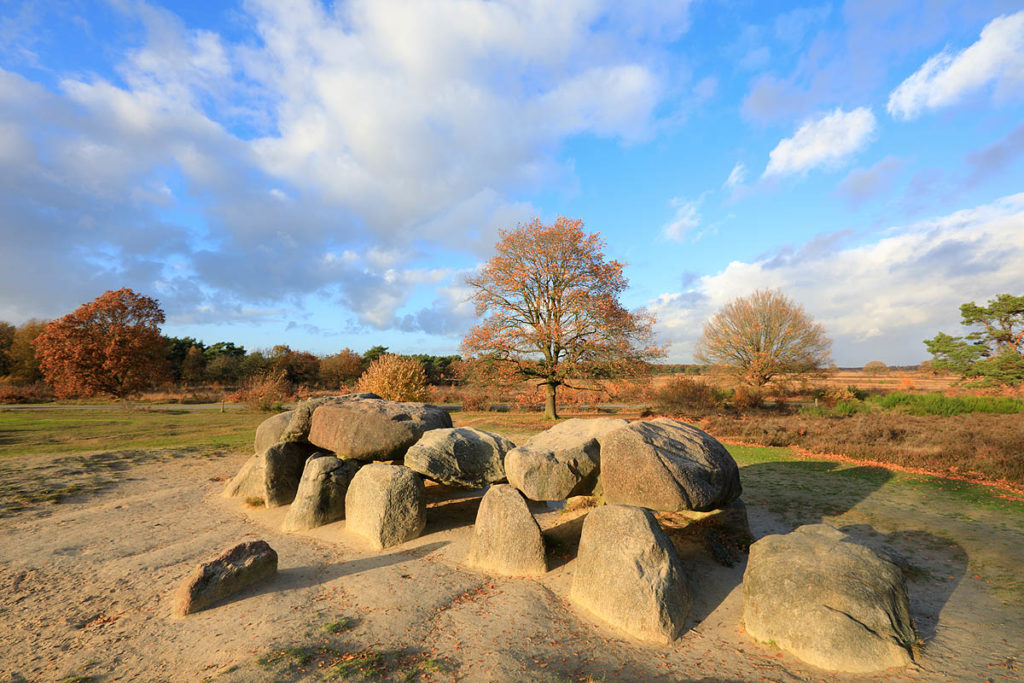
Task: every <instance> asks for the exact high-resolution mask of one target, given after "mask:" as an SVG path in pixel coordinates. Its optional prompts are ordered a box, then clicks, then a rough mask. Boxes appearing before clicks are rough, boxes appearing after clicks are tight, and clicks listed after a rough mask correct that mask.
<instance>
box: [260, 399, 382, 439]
mask: <svg viewBox="0 0 1024 683" xmlns="http://www.w3.org/2000/svg"><path fill="white" fill-rule="evenodd" d="M367 398H370V399H378V400H380V396H378V395H377V394H371V393H369V392H364V393H361V394H344V395H342V396H323V397H320V398H310V399H306V400H305V401H299V405H298V406H296V408H295V410H293V411H290V412H291V413H292V416H291V419H290V420H289V421H288V426H287V427H286V428H285V430H284V432H283V433H282V434H281V436H280V438H279V439H278V440H279V441H298V442H299V443H305V442H306V441H307V440H308V438H309V429H310V426H311V424H312V421H313V413H314V411H316V409H317V408H319V407H320V406H324V405H332V404H335V403H345V402H348V401H359V400H362V399H367ZM258 452H259V451H257V453H258Z"/></svg>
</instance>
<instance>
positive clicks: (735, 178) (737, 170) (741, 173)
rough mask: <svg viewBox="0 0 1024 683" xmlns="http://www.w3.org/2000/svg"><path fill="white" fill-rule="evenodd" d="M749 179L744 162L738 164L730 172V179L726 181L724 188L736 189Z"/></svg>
mask: <svg viewBox="0 0 1024 683" xmlns="http://www.w3.org/2000/svg"><path fill="white" fill-rule="evenodd" d="M746 179H747V167H746V166H745V165H744V164H743V162H739V163H737V164H736V165H735V166H733V167H732V170H731V171H729V177H728V178H726V179H725V184H724V185H723V187H730V188H736V187H739V186H740V185H742V184H743V183H744V182H745V181H746Z"/></svg>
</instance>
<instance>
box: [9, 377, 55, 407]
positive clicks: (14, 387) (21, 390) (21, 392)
mask: <svg viewBox="0 0 1024 683" xmlns="http://www.w3.org/2000/svg"><path fill="white" fill-rule="evenodd" d="M53 398H54V396H53V389H51V388H50V387H49V386H47V385H46V384H44V383H43V382H35V383H33V384H12V383H10V382H0V403H43V402H46V401H52V400H53Z"/></svg>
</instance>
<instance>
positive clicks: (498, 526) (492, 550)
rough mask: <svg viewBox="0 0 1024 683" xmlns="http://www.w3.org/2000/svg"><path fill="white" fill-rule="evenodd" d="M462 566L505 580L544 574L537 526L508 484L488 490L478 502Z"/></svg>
mask: <svg viewBox="0 0 1024 683" xmlns="http://www.w3.org/2000/svg"><path fill="white" fill-rule="evenodd" d="M466 564H468V565H469V566H471V567H474V568H476V569H480V570H482V571H485V572H492V573H495V574H505V575H508V576H529V575H537V574H543V573H544V572H546V571H547V561H546V560H545V558H544V539H543V537H542V536H541V532H540V525H538V524H537V520H536V519H534V518H533V514H532V513H531V512H530V509H529V508H528V507H527V506H526V501H525V500H523V496H522V494H521V493H519V491H517V490H515V489H514V488H512V487H511V486H509V485H508V484H498V485H497V486H492V487H491V488H490V489H488V491H487V493H485V494H484V497H483V500H481V501H480V509H479V510H478V511H477V513H476V523H475V524H474V525H473V540H472V542H471V543H470V547H469V555H468V556H467V557H466Z"/></svg>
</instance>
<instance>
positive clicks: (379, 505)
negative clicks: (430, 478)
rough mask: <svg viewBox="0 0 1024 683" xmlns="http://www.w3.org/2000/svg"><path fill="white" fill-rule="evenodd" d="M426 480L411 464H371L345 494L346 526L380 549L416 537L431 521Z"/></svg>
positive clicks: (365, 467) (358, 473) (356, 477)
mask: <svg viewBox="0 0 1024 683" xmlns="http://www.w3.org/2000/svg"><path fill="white" fill-rule="evenodd" d="M426 510H427V504H426V492H425V490H424V488H423V480H422V479H420V477H419V475H418V474H416V473H415V472H413V471H412V470H410V469H409V468H408V467H402V466H401V465H388V464H385V463H370V464H368V465H365V466H364V467H363V468H362V469H360V470H359V471H358V472H356V475H355V476H354V477H352V483H351V484H349V487H348V494H347V495H346V496H345V526H346V528H347V529H348V530H350V531H354V532H355V533H357V534H359V535H361V536H363V537H365V538H366V539H367V540H369V541H370V543H371V544H373V546H374V547H375V548H377V549H378V550H380V549H383V548H389V547H391V546H393V545H398V544H400V543H404V542H406V541H408V540H411V539H413V538H416V537H417V536H419V535H420V534H421V533H422V532H423V528H424V527H425V526H426V524H427V512H426Z"/></svg>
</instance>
